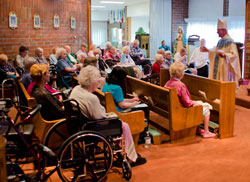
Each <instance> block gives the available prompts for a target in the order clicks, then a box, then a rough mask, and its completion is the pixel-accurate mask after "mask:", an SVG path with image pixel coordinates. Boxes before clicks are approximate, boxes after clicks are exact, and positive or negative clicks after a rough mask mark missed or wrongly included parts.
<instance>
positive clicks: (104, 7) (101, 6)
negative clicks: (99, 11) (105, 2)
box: [91, 6, 106, 8]
mask: <svg viewBox="0 0 250 182" xmlns="http://www.w3.org/2000/svg"><path fill="white" fill-rule="evenodd" d="M91 8H106V6H91Z"/></svg>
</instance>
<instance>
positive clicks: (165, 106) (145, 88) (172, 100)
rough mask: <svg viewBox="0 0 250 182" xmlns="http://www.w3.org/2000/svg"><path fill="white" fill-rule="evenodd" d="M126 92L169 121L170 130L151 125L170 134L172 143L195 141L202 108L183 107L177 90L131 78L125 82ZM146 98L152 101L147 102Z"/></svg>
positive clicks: (200, 121) (153, 122)
mask: <svg viewBox="0 0 250 182" xmlns="http://www.w3.org/2000/svg"><path fill="white" fill-rule="evenodd" d="M125 92H126V93H133V92H134V93H136V94H137V95H138V97H139V98H140V100H141V101H142V102H145V103H147V104H148V105H149V109H150V110H151V111H153V112H155V113H157V114H159V115H161V116H163V117H164V118H166V119H167V122H169V126H168V128H167V127H166V126H164V127H163V126H159V125H158V123H157V121H150V123H151V124H153V125H154V126H156V127H157V128H159V129H163V130H164V132H165V133H167V134H170V140H171V142H172V143H177V142H184V141H189V140H192V139H194V137H195V133H196V128H197V126H198V125H199V124H201V123H202V118H203V116H202V106H195V107H190V108H185V107H182V106H181V105H180V103H179V100H178V96H177V93H176V90H175V89H165V88H162V87H160V86H157V85H154V84H152V83H148V82H145V81H142V80H138V79H136V78H133V77H130V76H127V77H126V80H125ZM145 96H147V97H149V98H150V99H149V100H146V99H145Z"/></svg>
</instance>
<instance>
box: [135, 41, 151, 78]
mask: <svg viewBox="0 0 250 182" xmlns="http://www.w3.org/2000/svg"><path fill="white" fill-rule="evenodd" d="M139 43H140V42H139V40H137V39H136V40H134V42H133V44H132V47H131V52H130V56H131V58H132V59H133V60H134V62H135V64H136V65H142V67H143V71H144V74H145V75H146V74H149V73H150V69H151V65H152V64H151V61H150V60H148V59H144V56H143V54H142V51H141V49H140V48H139Z"/></svg>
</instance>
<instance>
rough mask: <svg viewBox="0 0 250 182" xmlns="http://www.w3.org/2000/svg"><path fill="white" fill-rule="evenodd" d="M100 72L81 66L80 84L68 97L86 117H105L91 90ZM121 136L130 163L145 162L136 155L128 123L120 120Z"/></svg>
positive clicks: (96, 82)
mask: <svg viewBox="0 0 250 182" xmlns="http://www.w3.org/2000/svg"><path fill="white" fill-rule="evenodd" d="M100 77H101V76H100V72H99V70H98V69H97V68H96V67H94V66H90V65H88V66H86V67H83V68H82V69H81V71H80V74H79V76H78V83H79V84H80V85H78V86H76V87H74V88H73V90H72V92H71V94H70V96H69V98H70V99H75V100H76V101H77V102H78V103H79V107H80V109H81V112H82V114H83V115H84V116H85V117H87V118H88V119H94V120H96V119H103V118H106V110H105V108H104V107H103V106H102V105H101V104H100V101H99V99H98V97H97V96H96V95H94V94H93V92H94V91H95V90H96V89H97V87H98V84H99V80H100ZM122 130H123V137H124V140H125V151H126V153H127V157H128V158H129V159H130V160H131V161H132V162H133V163H132V165H140V164H144V163H145V162H146V159H144V158H142V157H138V155H137V153H136V151H135V147H134V142H133V138H132V135H131V131H130V128H129V125H128V124H127V123H125V122H122Z"/></svg>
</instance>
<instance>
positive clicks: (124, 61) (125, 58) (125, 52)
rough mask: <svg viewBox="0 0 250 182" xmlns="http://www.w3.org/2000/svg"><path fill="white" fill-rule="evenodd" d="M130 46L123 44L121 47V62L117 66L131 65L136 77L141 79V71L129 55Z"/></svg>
mask: <svg viewBox="0 0 250 182" xmlns="http://www.w3.org/2000/svg"><path fill="white" fill-rule="evenodd" d="M129 53H130V47H129V46H124V47H123V48H122V58H121V64H120V65H119V66H125V67H130V66H132V67H133V69H134V72H135V74H136V77H137V78H139V79H141V78H142V75H143V73H142V71H141V70H140V68H139V66H137V65H136V64H135V62H134V60H133V59H132V58H131V57H130V55H129Z"/></svg>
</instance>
